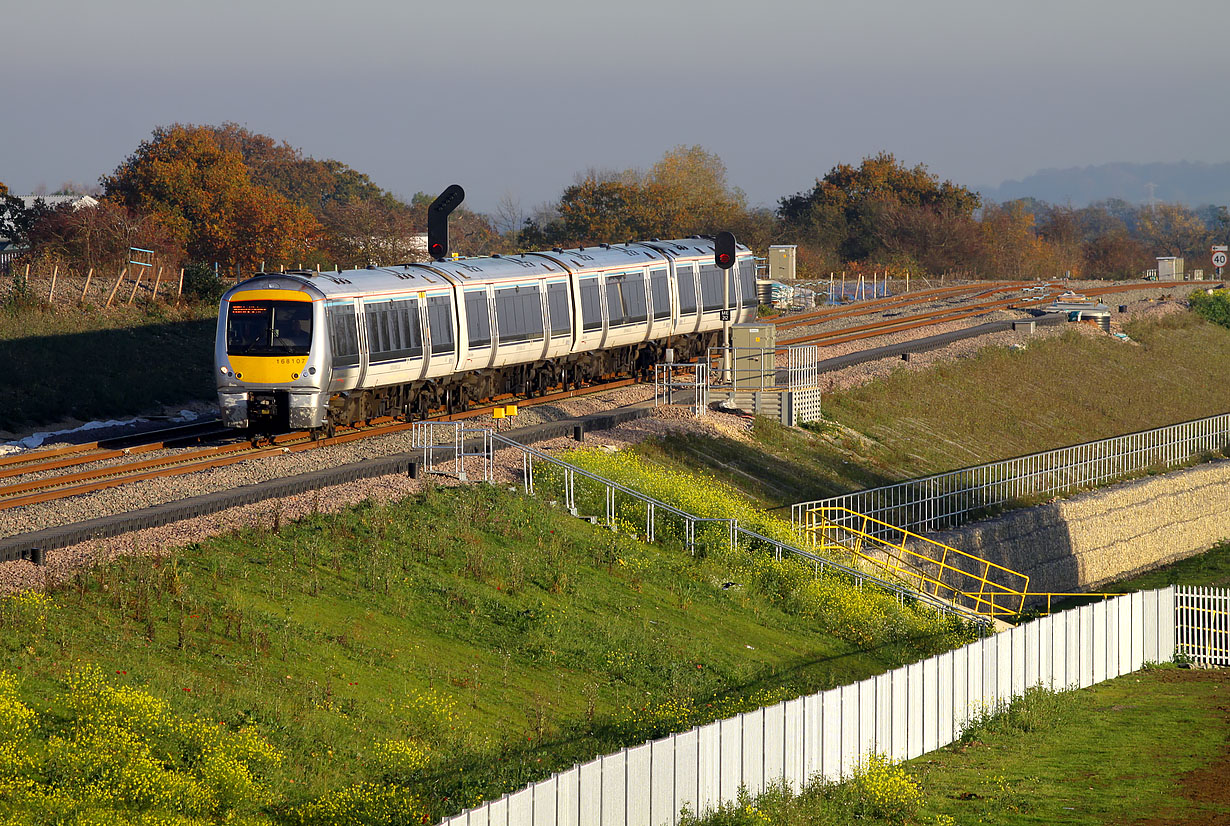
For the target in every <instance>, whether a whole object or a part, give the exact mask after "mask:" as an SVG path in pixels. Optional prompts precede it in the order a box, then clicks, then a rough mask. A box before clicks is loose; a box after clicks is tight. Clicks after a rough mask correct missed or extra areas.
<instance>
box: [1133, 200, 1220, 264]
mask: <svg viewBox="0 0 1230 826" xmlns="http://www.w3.org/2000/svg"><path fill="white" fill-rule="evenodd" d="M1140 236H1141V239H1142V240H1143V241H1145V243H1147V244H1150V245H1151V246H1152V247H1153V249H1154V254H1155V255H1191V254H1193V253H1197V252H1200V251H1203V248H1204V246H1205V245H1206V244H1207V242H1208V238H1209V231H1208V228H1207V227H1205V225H1204V222H1203V221H1202V220H1200V218H1199V217H1198V216H1197V215H1196V213H1194V212H1192V211H1191V210H1190V209H1188V208H1187V207H1185V206H1182V205H1180V204H1158V205H1156V206H1151V207H1146V208H1145V209H1142V210H1141V211H1140Z"/></svg>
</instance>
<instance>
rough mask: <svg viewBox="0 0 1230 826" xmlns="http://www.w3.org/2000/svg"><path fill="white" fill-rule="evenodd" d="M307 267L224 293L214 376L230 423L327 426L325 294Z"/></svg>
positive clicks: (268, 428) (262, 427)
mask: <svg viewBox="0 0 1230 826" xmlns="http://www.w3.org/2000/svg"><path fill="white" fill-rule="evenodd" d="M310 278H311V276H309V275H308V274H307V273H303V274H296V273H278V274H261V275H257V276H256V277H254V278H250V279H248V280H247V281H244V282H243V283H241V284H239V285H237V286H235V287H233V288H231V289H230V290H228V291H227V292H226V294H225V295H223V297H222V303H221V307H220V308H219V312H218V335H217V336H216V338H215V345H214V377H215V379H216V380H217V385H218V405H219V407H220V409H221V412H222V420H223V422H224V423H225V424H227V425H228V426H230V427H237V428H248V429H250V430H254V431H262V432H278V431H285V430H290V429H308V428H318V427H322V426H323V425H324V424H325V421H324V416H325V404H324V396H325V392H326V390H325V388H326V386H327V385H326V382H327V381H328V370H327V367H326V365H327V364H328V361H327V356H328V352H327V350H328V336H323V335H319V334H318V332H319V331H322V330H325V329H326V326H325V316H324V301H325V296H324V294H323V293H322V292H321V291H320V290H319V289H317V288H316V287H315V286H314V285H312V284H311V283H310V281H309V279H310Z"/></svg>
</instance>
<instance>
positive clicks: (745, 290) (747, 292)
mask: <svg viewBox="0 0 1230 826" xmlns="http://www.w3.org/2000/svg"><path fill="white" fill-rule="evenodd" d="M739 292H740V294H741V296H742V298H743V306H744V307H757V306H759V305H760V298H759V296H757V295H756V262H755V261H753V260H752V259H750V258H744V259H743V260H742V261H740V262H739Z"/></svg>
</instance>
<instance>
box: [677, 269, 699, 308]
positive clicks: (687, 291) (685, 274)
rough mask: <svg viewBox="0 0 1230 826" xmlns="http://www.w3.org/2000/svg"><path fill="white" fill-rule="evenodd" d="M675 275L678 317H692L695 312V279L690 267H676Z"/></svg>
mask: <svg viewBox="0 0 1230 826" xmlns="http://www.w3.org/2000/svg"><path fill="white" fill-rule="evenodd" d="M675 274H676V276H677V277H678V279H679V315H692V314H693V313H695V312H696V279H695V278H694V277H693V275H692V265H691V264H684V265H682V266H677V267H676V268H675Z"/></svg>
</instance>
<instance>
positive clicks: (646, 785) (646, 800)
mask: <svg viewBox="0 0 1230 826" xmlns="http://www.w3.org/2000/svg"><path fill="white" fill-rule="evenodd" d="M651 751H652V749H651V744H649V743H642V744H641V745H639V746H636V747H635V748H630V749H628V751H627V760H628V764H627V769H628V772H627V778H626V789H627V798H626V799H627V803H626V807H627V822H628V823H648V822H649V815H650V813H651V812H652V811H653V809H652V806H651V802H652V801H651V797H650V796H651V790H652V788H653V787H652V785H651V783H652V781H653V773H652V772H651V770H650V768H651V766H650V754H651Z"/></svg>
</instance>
